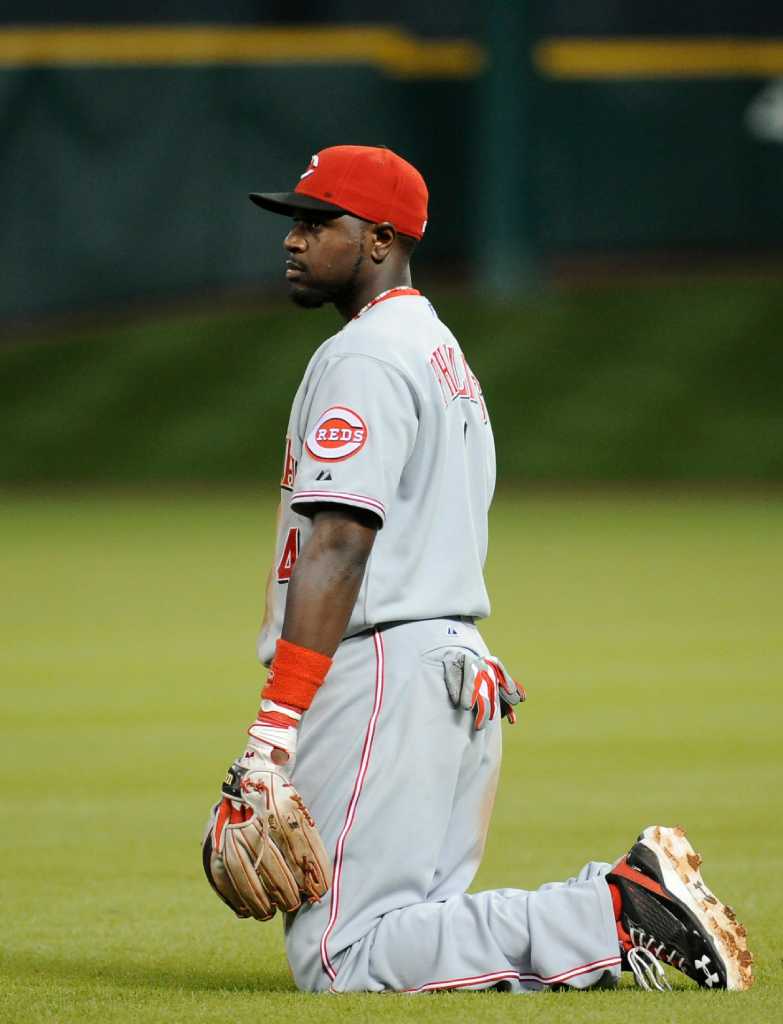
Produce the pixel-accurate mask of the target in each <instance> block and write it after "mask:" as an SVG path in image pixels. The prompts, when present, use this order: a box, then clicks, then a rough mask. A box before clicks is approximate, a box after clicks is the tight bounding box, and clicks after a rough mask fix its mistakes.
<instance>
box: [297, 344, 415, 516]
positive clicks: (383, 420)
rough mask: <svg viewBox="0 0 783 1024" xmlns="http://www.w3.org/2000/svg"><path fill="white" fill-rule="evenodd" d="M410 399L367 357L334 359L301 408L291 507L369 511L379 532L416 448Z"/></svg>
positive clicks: (402, 383) (394, 375)
mask: <svg viewBox="0 0 783 1024" xmlns="http://www.w3.org/2000/svg"><path fill="white" fill-rule="evenodd" d="M418 425H419V417H418V411H417V405H416V400H415V395H414V393H413V390H412V387H411V386H410V385H409V383H408V381H407V380H406V378H405V377H404V376H403V375H402V374H401V373H399V372H398V371H397V370H395V369H394V367H392V366H389V365H388V364H386V363H384V362H382V361H381V360H378V359H374V358H372V357H369V356H362V355H349V356H341V357H339V358H337V359H334V360H333V361H332V362H330V363H329V365H328V366H327V367H326V370H325V371H324V373H323V375H322V376H321V378H320V379H319V381H318V383H317V384H316V386H315V389H314V393H313V396H312V401H309V402H308V403H307V411H306V416H305V422H304V423H302V424H300V427H301V430H302V435H301V436H303V438H304V440H303V444H302V456H301V459H300V461H299V466H298V467H297V471H296V479H295V483H294V489H293V493H292V495H291V507H292V508H294V509H295V510H296V511H297V512H300V513H302V514H304V515H307V512H308V506H309V505H314V504H321V503H327V504H334V505H348V506H351V507H353V508H361V509H365V510H367V511H369V512H373V513H374V514H375V515H376V516H377V517H378V518H379V520H380V523H381V526H383V524H384V522H385V520H386V513H387V511H388V509H389V506H390V504H391V501H392V499H393V497H394V494H395V492H396V490H397V485H398V484H399V481H400V477H401V476H402V471H403V469H404V467H405V463H406V462H407V461H408V458H409V457H410V454H411V452H412V450H413V446H414V443H415V441H416V434H417V431H418Z"/></svg>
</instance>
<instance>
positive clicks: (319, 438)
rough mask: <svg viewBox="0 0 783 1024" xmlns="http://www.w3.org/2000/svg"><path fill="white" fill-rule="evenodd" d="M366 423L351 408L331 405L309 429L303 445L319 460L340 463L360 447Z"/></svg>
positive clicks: (364, 434)
mask: <svg viewBox="0 0 783 1024" xmlns="http://www.w3.org/2000/svg"><path fill="white" fill-rule="evenodd" d="M366 440H367V424H366V423H365V422H364V420H363V419H362V418H361V416H360V415H359V414H358V412H354V411H353V409H347V408H346V407H345V406H344V405H333V406H332V407H331V408H329V409H327V410H326V412H325V413H323V414H322V415H321V416H320V418H319V420H318V422H317V423H316V425H315V426H314V427H313V429H312V430H311V431H310V433H309V434H308V436H307V440H306V441H305V448H307V451H308V452H309V453H310V455H312V457H313V458H314V459H317V460H318V461H319V462H342V460H343V459H350V457H351V456H352V455H356V454H357V452H360V451H361V450H362V448H364V443H365V441H366Z"/></svg>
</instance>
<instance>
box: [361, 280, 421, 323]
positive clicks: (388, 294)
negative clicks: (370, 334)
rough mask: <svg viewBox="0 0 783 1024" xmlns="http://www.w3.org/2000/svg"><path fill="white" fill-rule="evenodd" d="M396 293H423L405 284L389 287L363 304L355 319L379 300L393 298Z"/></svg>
mask: <svg viewBox="0 0 783 1024" xmlns="http://www.w3.org/2000/svg"><path fill="white" fill-rule="evenodd" d="M395 295H421V292H420V291H419V290H418V289H417V288H409V287H408V286H407V285H404V284H398V285H397V286H396V287H394V288H387V289H386V291H385V292H381V294H380V295H376V296H375V298H374V299H370V301H369V302H368V303H367V305H366V306H362V308H361V309H360V310H359V312H358V313H357V314H356V316H355V317H354V320H357V319H358V318H359V317H360V316H361V315H362V314H363V313H366V312H367V310H368V309H372V307H373V306H377V305H378V303H379V302H383V301H384V300H385V299H391V298H393V297H394V296H395Z"/></svg>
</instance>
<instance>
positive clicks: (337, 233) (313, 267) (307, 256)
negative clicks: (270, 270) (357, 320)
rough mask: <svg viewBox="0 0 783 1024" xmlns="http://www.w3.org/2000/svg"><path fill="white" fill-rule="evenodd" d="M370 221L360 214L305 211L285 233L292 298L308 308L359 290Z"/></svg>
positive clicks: (341, 300)
mask: <svg viewBox="0 0 783 1024" xmlns="http://www.w3.org/2000/svg"><path fill="white" fill-rule="evenodd" d="M366 228H367V225H366V223H365V222H364V221H362V220H359V218H358V217H351V216H349V215H345V216H343V217H328V218H327V217H324V216H322V215H319V214H310V213H307V214H305V213H302V214H301V216H300V217H299V218H297V219H295V220H294V223H293V226H292V228H291V230H290V231H289V232H288V234H287V235H286V237H285V240H284V242H283V247H284V248H285V251H286V261H285V266H286V271H285V276H286V280H287V281H288V290H289V294H290V296H291V298H292V299H293V301H294V302H295V303H296V304H297V305H299V306H304V307H306V308H308V309H314V308H316V307H317V306H323V305H324V303H326V302H333V303H335V304H336V305H339V304H340V303H341V302H344V301H345V300H346V299H349V298H350V296H351V295H352V294H353V293H354V292H355V291H356V289H357V285H358V282H359V280H360V278H361V274H362V268H363V265H364V262H365V259H366V249H367V247H366V244H365V236H366Z"/></svg>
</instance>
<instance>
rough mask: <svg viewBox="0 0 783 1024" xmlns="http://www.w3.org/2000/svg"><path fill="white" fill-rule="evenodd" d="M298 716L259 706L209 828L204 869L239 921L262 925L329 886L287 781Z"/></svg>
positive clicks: (322, 856)
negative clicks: (243, 920)
mask: <svg viewBox="0 0 783 1024" xmlns="http://www.w3.org/2000/svg"><path fill="white" fill-rule="evenodd" d="M299 718H300V715H299V714H298V712H296V711H295V710H294V709H292V708H289V707H286V706H284V705H278V704H274V702H272V701H267V700H264V701H263V702H262V704H261V708H260V709H259V713H258V717H257V719H256V721H255V722H254V723H253V724H252V725H251V726H250V728H249V729H248V735H249V739H248V742H247V744H246V747H245V752H244V754H243V755H242V757H241V758H239V759H238V760H237V761H235V762H234V764H233V765H232V766H231V767H230V768H229V770H228V774H227V776H226V779H225V782H224V783H223V799H222V800H221V801H220V803H218V804H216V805H215V806H214V807H213V809H212V814H211V817H210V820H209V823H208V825H207V831H206V834H205V836H204V841H203V844H202V860H203V864H204V872H205V874H206V876H207V880H208V881H209V883H210V885H211V886H212V888H213V889H214V890H215V892H216V893H217V894H218V896H219V897H220V898H221V899H222V900H223V902H224V903H226V904H228V906H229V907H231V909H232V910H233V911H234V913H235V914H236V915H237V916H238V917H255V918H257V919H258V920H259V921H268V920H269V919H270V918H271V917H274V915H275V912H276V910H277V908H279V909H281V910H285V911H294V910H298V909H299V907H300V906H301V904H302V899H303V898H304V899H307V900H309V901H310V902H316V901H317V900H319V899H320V897H321V896H323V895H324V893H325V892H326V891H327V889H328V888H329V886H330V884H331V861H330V859H329V856H328V854H327V852H326V849H325V848H324V845H323V841H322V840H321V837H320V835H319V833H318V829H317V828H316V825H315V822H314V821H313V818H312V816H311V815H310V812H309V811H308V810H307V808H306V807H305V804H304V801H303V800H302V797H301V796H300V795H299V793H298V792H297V790H296V789H295V788H294V786H293V785H292V784H291V782H290V781H289V778H288V772H289V771H290V769H291V766H292V765H293V761H294V758H295V756H296V738H297V725H298V723H299Z"/></svg>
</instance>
